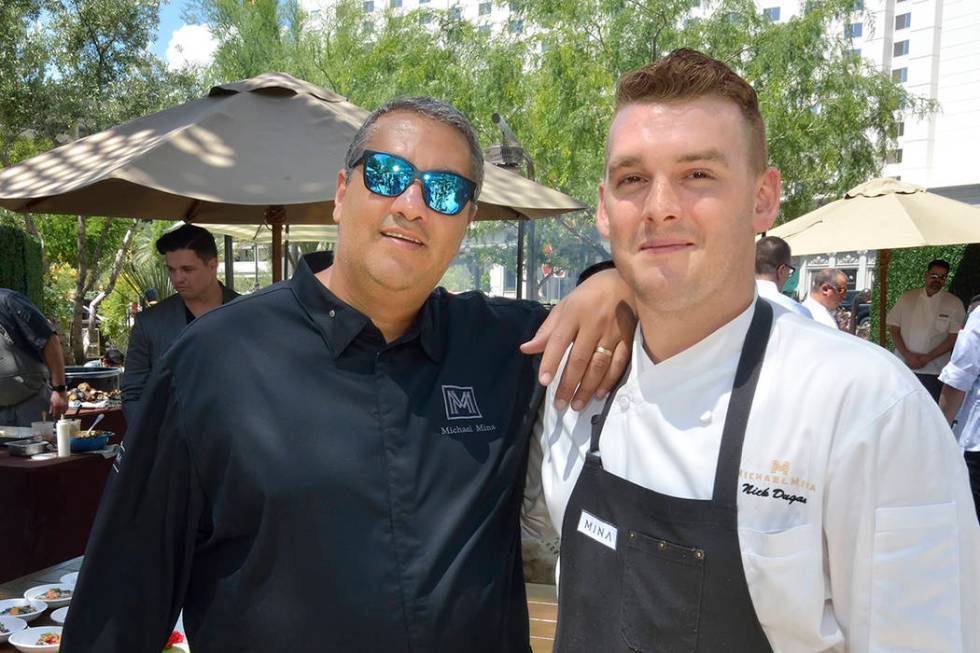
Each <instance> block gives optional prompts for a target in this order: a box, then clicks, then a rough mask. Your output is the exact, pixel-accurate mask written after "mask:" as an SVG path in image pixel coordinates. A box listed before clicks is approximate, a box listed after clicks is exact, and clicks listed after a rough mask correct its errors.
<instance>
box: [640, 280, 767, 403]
mask: <svg viewBox="0 0 980 653" xmlns="http://www.w3.org/2000/svg"><path fill="white" fill-rule="evenodd" d="M757 298H758V294H757V293H755V294H753V298H752V303H751V304H749V307H748V308H747V309H745V310H744V311H742V312H741V313H739V314H738V315H737V316H735V318H734V319H733V320H731V321H730V322H728V323H727V324H724V325H722V326H721V327H719V328H718V329H717V330H715V331H714V332H713V333H711V334H709V335H708V336H707V337H705V338H704V339H702V340H700V341H698V342H696V343H695V344H693V345H691V346H690V347H688V348H687V349H685V350H684V351H682V352H680V353H678V354H675V355H673V356H671V357H670V358H667V359H664V360H662V361H660V362H659V363H654V362H653V361H652V360H651V359H650V356H649V355H648V354H647V352H646V350H645V349H644V348H643V327H642V325H639V326H638V328H637V329H636V332H635V334H634V336H633V360H632V365H633V373H632V374H630V377H631V379H632V380H634V381H635V382H636V383H637V384H638V387H637V390H639V391H640V392H641V394H646V393H651V391H652V392H653V393H658V392H663V391H667V390H670V389H672V388H673V387H675V386H676V384H677V380H678V379H679V378H686V377H691V376H695V375H698V374H701V373H703V372H706V371H709V370H710V369H712V368H713V367H715V366H717V365H719V364H720V363H722V362H723V361H728V360H731V359H732V358H733V357H734V358H735V359H736V360H737V359H738V356H739V354H740V353H741V351H742V345H743V343H744V342H745V335H746V334H747V333H748V331H749V324H750V323H751V322H752V315H753V313H754V311H755V303H756V300H757ZM654 328H655V325H654ZM733 374H734V372H733Z"/></svg>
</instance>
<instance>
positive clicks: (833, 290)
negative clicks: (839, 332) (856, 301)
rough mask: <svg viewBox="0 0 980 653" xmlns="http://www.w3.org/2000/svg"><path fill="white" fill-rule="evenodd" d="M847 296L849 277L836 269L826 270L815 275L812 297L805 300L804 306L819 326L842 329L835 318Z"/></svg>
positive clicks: (811, 290) (811, 291)
mask: <svg viewBox="0 0 980 653" xmlns="http://www.w3.org/2000/svg"><path fill="white" fill-rule="evenodd" d="M846 294H847V276H846V275H845V274H844V273H843V272H841V271H840V270H838V269H836V268H824V269H823V270H820V271H819V272H817V273H816V274H815V275H813V284H812V285H811V289H810V295H809V296H808V297H807V298H806V299H804V300H803V306H804V307H805V308H806V309H807V310H808V311H810V314H811V315H812V316H813V319H814V320H816V321H817V322H818V323H819V324H823V325H824V326H828V327H830V328H831V329H840V325H838V324H837V318H836V317H835V316H836V311H837V307H838V306H840V303H841V302H842V301H843V300H844V295H846Z"/></svg>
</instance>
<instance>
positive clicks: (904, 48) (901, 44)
mask: <svg viewBox="0 0 980 653" xmlns="http://www.w3.org/2000/svg"><path fill="white" fill-rule="evenodd" d="M908 53H909V42H908V39H906V40H904V41H898V42H896V43H895V46H894V48H893V49H892V56H893V57H901V56H902V55H906V54H908Z"/></svg>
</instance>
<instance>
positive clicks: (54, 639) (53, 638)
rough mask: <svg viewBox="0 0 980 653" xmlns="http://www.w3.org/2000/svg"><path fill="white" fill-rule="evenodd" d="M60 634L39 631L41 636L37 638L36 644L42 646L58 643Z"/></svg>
mask: <svg viewBox="0 0 980 653" xmlns="http://www.w3.org/2000/svg"><path fill="white" fill-rule="evenodd" d="M60 643H61V635H59V634H58V633H41V636H40V637H38V638H37V645H38V646H44V645H46V644H60Z"/></svg>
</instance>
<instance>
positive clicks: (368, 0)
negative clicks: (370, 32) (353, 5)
mask: <svg viewBox="0 0 980 653" xmlns="http://www.w3.org/2000/svg"><path fill="white" fill-rule="evenodd" d="M361 6H362V7H364V11H366V12H367V13H371V12H372V11H374V0H364V4H362V5H361Z"/></svg>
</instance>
